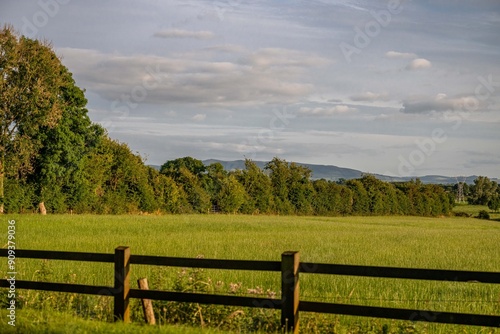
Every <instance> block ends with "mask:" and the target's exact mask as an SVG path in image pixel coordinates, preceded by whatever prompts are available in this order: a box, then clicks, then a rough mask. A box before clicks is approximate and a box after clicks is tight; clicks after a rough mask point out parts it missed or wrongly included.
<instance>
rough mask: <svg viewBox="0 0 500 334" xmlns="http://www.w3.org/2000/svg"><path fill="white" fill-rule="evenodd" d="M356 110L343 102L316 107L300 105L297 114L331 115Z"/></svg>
mask: <svg viewBox="0 0 500 334" xmlns="http://www.w3.org/2000/svg"><path fill="white" fill-rule="evenodd" d="M356 110H357V109H356V108H352V107H349V106H346V105H344V104H340V105H336V106H335V107H316V108H309V107H302V108H300V109H299V116H318V117H325V116H332V115H335V114H343V113H348V112H354V111H356Z"/></svg>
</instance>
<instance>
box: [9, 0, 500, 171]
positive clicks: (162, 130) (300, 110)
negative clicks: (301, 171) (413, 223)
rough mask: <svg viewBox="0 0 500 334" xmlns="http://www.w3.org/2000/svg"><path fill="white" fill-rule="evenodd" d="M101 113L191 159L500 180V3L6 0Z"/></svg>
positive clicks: (115, 127) (160, 159)
mask: <svg viewBox="0 0 500 334" xmlns="http://www.w3.org/2000/svg"><path fill="white" fill-rule="evenodd" d="M0 22H1V23H11V24H13V25H14V27H15V28H16V29H17V30H18V31H19V32H21V33H23V34H25V35H27V36H29V37H33V38H40V39H47V40H50V41H51V42H52V44H53V46H54V49H55V50H56V52H57V54H58V55H59V56H60V57H61V58H62V61H63V63H64V64H65V65H66V66H67V67H68V68H69V70H70V71H71V72H72V73H73V75H74V77H75V79H76V82H77V84H78V86H80V87H82V88H85V89H86V96H87V98H88V100H89V103H88V109H89V115H90V117H91V119H92V120H93V121H95V122H99V123H101V124H103V125H104V126H105V127H106V128H107V129H108V132H109V135H110V136H111V137H112V138H115V139H118V140H120V141H123V142H126V143H128V144H129V146H130V147H131V148H132V150H133V151H134V152H138V153H139V154H141V155H142V156H143V157H144V158H145V159H146V160H147V163H149V164H162V163H164V162H165V161H166V160H170V159H175V158H178V157H183V156H193V157H195V158H198V159H207V158H215V159H224V160H235V159H243V158H244V157H247V158H251V159H254V160H269V159H271V158H272V157H274V156H279V157H280V158H284V159H286V160H288V161H297V162H305V163H316V164H332V165H337V166H341V167H349V168H355V169H359V170H362V171H365V172H371V173H384V174H389V175H394V176H403V175H404V176H418V175H428V174H441V175H450V176H454V175H473V174H475V175H486V176H490V177H500V168H499V167H498V166H500V145H499V139H500V135H499V133H500V132H499V125H500V61H499V60H500V2H498V1H493V0H492V1H487V0H479V1H474V2H472V1H465V0H449V1H445V0H441V1H440V0H434V1H430V0H429V1H416V0H414V1H398V0H390V1H363V0H320V1H314V0H313V1H284V0H282V1H243V0H217V1H195V0H188V1H174V0H171V1H152V0H150V1H140V2H137V1H96V0H90V1H78V0H37V1H29V2H28V1H17V0H3V1H2V2H1V4H0Z"/></svg>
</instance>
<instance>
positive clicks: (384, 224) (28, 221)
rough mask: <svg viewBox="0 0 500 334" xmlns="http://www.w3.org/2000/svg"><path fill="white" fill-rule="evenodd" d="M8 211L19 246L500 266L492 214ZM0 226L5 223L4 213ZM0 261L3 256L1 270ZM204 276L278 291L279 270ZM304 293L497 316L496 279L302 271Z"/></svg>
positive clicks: (48, 274)
mask: <svg viewBox="0 0 500 334" xmlns="http://www.w3.org/2000/svg"><path fill="white" fill-rule="evenodd" d="M458 209H460V208H458ZM462 209H465V210H469V211H470V212H472V211H471V210H474V209H472V208H470V207H465V208H462ZM492 218H494V219H498V217H496V216H493V217H492ZM9 219H15V220H16V241H17V247H18V248H19V249H41V250H65V251H85V252H105V253H112V252H113V251H114V248H115V247H116V246H119V245H127V246H130V247H131V251H132V253H133V254H147V255H163V256H179V257H196V256H204V257H205V258H220V259H255V260H279V259H280V255H281V253H282V252H283V251H287V250H297V251H300V256H301V260H302V261H307V262H321V263H337V264H358V265H376V266H396V267H411V268H433V269H434V268H435V269H457V270H474V271H494V272H498V271H500V261H499V260H498V243H499V241H500V223H499V222H498V221H496V220H490V221H483V220H478V219H473V218H458V217H455V218H452V217H447V218H422V217H395V216H391V217H328V218H323V217H292V216H287V217H283V216H247V215H167V216H153V215H150V216H137V215H135V216H132V215H130V216H125V215H123V216H96V215H49V216H43V217H42V216H35V215H12V216H10V217H9ZM2 226H4V227H3V229H4V230H5V231H6V230H7V227H6V220H5V221H4V222H3V223H2ZM4 267H5V262H4V263H2V267H1V268H2V271H4ZM17 271H18V276H17V279H29V280H31V279H47V280H50V281H60V282H68V281H71V282H74V283H82V284H95V285H102V284H105V285H112V280H113V275H112V265H111V264H97V263H78V264H77V265H76V264H75V263H74V262H66V261H50V262H49V263H47V261H41V260H29V259H18V264H17ZM179 271H180V269H179V268H165V269H163V268H161V269H160V268H152V267H146V266H133V267H132V279H133V280H135V279H137V278H139V277H144V276H146V277H148V278H150V280H151V282H152V284H153V286H152V288H171V287H172V286H173V285H174V284H175V282H176V279H178V277H179ZM159 276H160V277H161V282H162V286H161V287H158V286H154V284H155V282H156V281H158V282H160V280H156V281H155V277H156V278H157V277H159ZM203 277H204V278H205V279H206V280H207V281H208V279H209V281H210V282H217V284H218V285H217V286H218V287H219V288H218V291H220V292H222V293H228V292H229V290H230V286H231V284H232V286H233V287H234V285H238V284H239V283H241V285H240V287H239V288H238V291H237V293H240V294H243V295H244V294H247V293H249V289H250V290H256V289H257V290H258V289H261V290H262V291H264V293H266V292H267V293H272V292H277V293H278V294H279V289H280V287H279V274H278V273H276V274H275V273H261V272H254V273H249V272H231V271H221V270H205V271H204V272H203ZM213 286H215V283H213ZM254 293H255V292H254ZM36 294H37V293H36V292H34V291H30V292H26V291H25V292H24V298H25V299H26V305H27V307H35V306H37V305H36V302H35V300H38V301H39V299H37V298H38V297H37V298H35V297H36ZM46 298H49V297H46ZM89 298H90V299H89V300H92V298H94V297H89ZM301 299H302V300H313V301H325V302H326V301H328V302H340V303H343V302H345V303H352V304H359V305H374V306H387V307H402V308H418V309H427V310H434V311H449V312H465V313H480V314H494V315H498V314H500V287H499V286H494V285H489V284H474V283H454V282H449V283H446V282H432V281H430V282H425V281H414V280H396V279H375V278H361V277H343V276H338V277H332V276H314V275H307V274H303V275H301ZM94 300H97V299H94ZM110 302H111V301H102V300H100V301H95V303H99V304H100V307H101V308H100V311H99V312H101V314H98V313H95V312H94V313H93V314H92V317H93V318H100V319H109V314H106V313H109V312H111V308H110V305H109V304H110ZM87 303H89V301H87ZM90 303H91V302H90ZM101 304H102V305H101ZM270 312H273V311H270ZM308 317H310V318H313V316H311V315H307V314H305V313H304V314H303V319H304V322H303V323H308V322H307V319H308ZM311 321H312V320H311ZM317 321H321V322H323V323H325V322H331V323H332V324H335V330H336V331H337V332H343V331H346V332H347V331H355V330H356V328H358V329H360V328H362V329H363V330H366V329H367V328H372V327H373V328H375V330H376V329H377V328H378V330H379V331H380V330H381V328H383V326H384V325H386V326H388V327H387V328H388V329H389V330H393V329H394V330H395V329H398V330H400V329H401V328H403V329H404V330H406V331H412V330H415V331H417V332H422V333H450V332H454V331H455V332H457V333H458V332H460V333H463V332H464V330H467V331H466V332H470V333H478V332H480V333H490V332H491V331H492V330H493V329H491V328H490V329H481V328H476V327H469V328H464V327H460V326H450V325H431V324H424V323H418V324H414V323H411V322H398V321H391V320H382V319H381V320H374V319H369V318H356V317H342V316H331V317H323V316H321V317H320V318H317ZM363 330H361V331H363Z"/></svg>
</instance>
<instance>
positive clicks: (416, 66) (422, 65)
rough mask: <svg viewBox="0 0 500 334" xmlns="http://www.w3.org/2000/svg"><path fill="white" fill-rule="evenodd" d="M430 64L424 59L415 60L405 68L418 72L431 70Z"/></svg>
mask: <svg viewBox="0 0 500 334" xmlns="http://www.w3.org/2000/svg"><path fill="white" fill-rule="evenodd" d="M431 67H432V63H431V62H430V61H428V60H427V59H424V58H417V59H413V60H412V61H411V63H409V64H408V66H406V69H407V70H420V69H426V68H431Z"/></svg>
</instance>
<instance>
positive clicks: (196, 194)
mask: <svg viewBox="0 0 500 334" xmlns="http://www.w3.org/2000/svg"><path fill="white" fill-rule="evenodd" d="M160 173H162V174H164V175H166V176H169V177H171V178H172V179H173V180H174V181H175V182H176V183H177V184H178V185H179V186H180V187H182V189H183V190H184V192H185V193H186V196H187V201H188V202H189V204H190V205H191V207H192V209H193V210H194V211H195V212H200V213H203V212H207V211H208V209H209V208H210V203H211V198H210V194H209V193H208V192H207V191H206V190H205V185H206V183H207V181H206V179H207V176H206V167H205V165H204V164H203V162H202V161H200V160H197V159H194V158H191V157H184V158H179V159H175V160H170V161H167V162H165V163H164V164H163V165H162V166H161V169H160Z"/></svg>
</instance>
